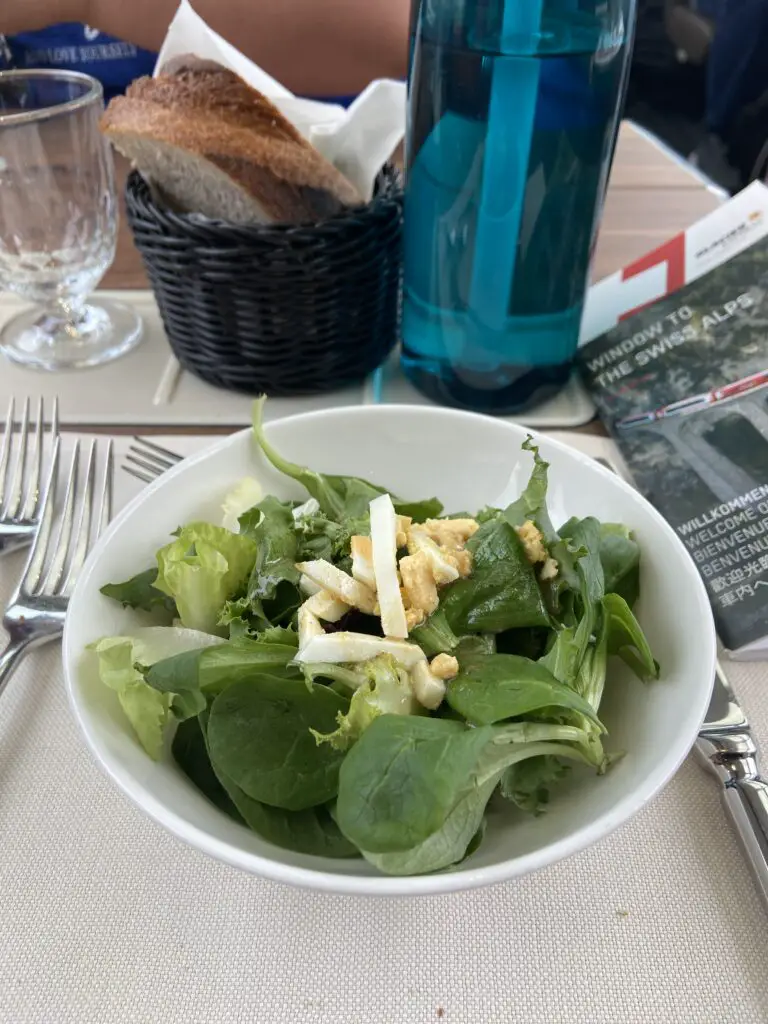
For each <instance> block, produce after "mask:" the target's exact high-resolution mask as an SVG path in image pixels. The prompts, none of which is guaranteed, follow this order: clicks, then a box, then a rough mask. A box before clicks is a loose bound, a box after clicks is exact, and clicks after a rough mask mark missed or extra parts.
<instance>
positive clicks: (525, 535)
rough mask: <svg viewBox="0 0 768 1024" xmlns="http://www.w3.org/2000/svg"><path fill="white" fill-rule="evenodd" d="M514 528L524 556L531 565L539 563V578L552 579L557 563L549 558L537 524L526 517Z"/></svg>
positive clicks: (555, 573) (542, 535)
mask: <svg viewBox="0 0 768 1024" xmlns="http://www.w3.org/2000/svg"><path fill="white" fill-rule="evenodd" d="M515 530H516V531H517V535H518V537H519V538H520V540H521V541H522V542H523V548H524V550H525V557H526V558H527V559H528V561H529V562H530V563H531V565H541V567H542V568H541V572H540V573H539V578H540V579H542V580H544V581H546V580H553V579H554V578H555V577H556V576H557V573H558V565H557V562H556V561H555V559H554V558H550V557H549V555H548V554H547V549H546V547H545V546H544V534H543V533H542V532H541V530H540V529H539V528H538V526H537V525H536V524H535V523H533V522H531V520H530V519H526V521H525V522H524V523H523V525H522V526H516V527H515Z"/></svg>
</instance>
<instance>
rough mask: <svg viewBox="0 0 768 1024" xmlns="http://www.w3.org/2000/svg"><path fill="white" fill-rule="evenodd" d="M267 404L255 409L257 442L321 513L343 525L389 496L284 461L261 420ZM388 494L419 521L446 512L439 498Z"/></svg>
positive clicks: (360, 483) (261, 402) (357, 481)
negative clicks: (412, 498) (416, 498)
mask: <svg viewBox="0 0 768 1024" xmlns="http://www.w3.org/2000/svg"><path fill="white" fill-rule="evenodd" d="M265 401H266V399H264V398H260V399H258V400H257V401H256V402H254V406H253V432H254V435H255V437H256V442H257V443H258V445H259V447H260V448H261V450H262V452H263V453H264V456H265V457H266V458H267V459H268V460H269V462H271V463H272V465H273V466H274V467H275V469H276V470H278V472H280V473H284V474H285V475H286V476H289V477H291V478H292V479H293V480H296V481H298V483H300V484H302V485H303V486H304V487H305V488H306V489H307V491H308V492H309V493H310V494H311V495H312V497H313V498H315V499H316V500H317V501H318V502H319V504H320V508H321V510H322V511H323V512H324V513H325V515H326V516H328V518H329V519H333V520H335V521H336V522H342V521H343V520H345V519H354V518H357V517H360V516H364V515H366V513H367V512H368V505H369V503H370V502H371V501H372V500H373V499H374V498H376V497H378V496H379V495H380V494H384V493H387V492H386V491H385V488H383V487H379V486H377V485H376V484H371V483H369V482H368V481H367V480H361V479H360V478H359V477H351V476H329V475H327V474H324V473H317V472H315V471H314V470H311V469H307V468H306V467H304V466H299V465H297V464H296V463H294V462H289V461H288V460H287V459H284V458H283V457H282V455H280V454H279V453H278V452H277V451H276V450H275V449H274V448H273V447H272V445H271V444H270V443H269V442H268V441H267V438H266V435H265V433H264V426H263V422H262V417H263V412H264V402H265ZM389 493H390V495H391V497H392V501H393V503H394V505H395V509H396V511H397V512H399V513H400V514H401V515H406V516H411V517H412V518H414V519H419V520H422V519H430V518H432V519H434V518H436V517H437V516H439V515H440V513H441V512H442V510H443V506H442V505H441V503H440V502H439V501H438V500H437V499H436V498H430V499H428V500H426V501H421V502H404V501H401V500H400V499H399V498H396V497H395V495H394V494H391V492H389Z"/></svg>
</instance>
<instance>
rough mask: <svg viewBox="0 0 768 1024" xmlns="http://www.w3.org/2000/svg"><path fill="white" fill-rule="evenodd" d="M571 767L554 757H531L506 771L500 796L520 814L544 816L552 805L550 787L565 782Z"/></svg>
mask: <svg viewBox="0 0 768 1024" xmlns="http://www.w3.org/2000/svg"><path fill="white" fill-rule="evenodd" d="M570 770H571V766H570V765H568V764H563V762H562V761H560V760H559V759H558V758H556V757H552V755H551V754H545V755H544V756H540V757H529V758H528V759H527V760H525V761H518V763H517V764H513V765H511V766H510V767H509V768H507V769H506V770H505V772H504V774H503V775H502V777H501V795H502V796H503V797H505V798H506V799H507V800H511V801H512V803H514V804H517V806H518V807H519V808H520V810H521V811H528V812H529V813H530V814H534V815H536V816H538V815H540V814H543V813H544V811H545V809H546V805H547V804H548V803H549V792H550V787H551V786H552V785H553V784H554V783H557V782H560V781H561V780H562V779H564V778H565V777H566V776H567V774H568V772H569V771H570Z"/></svg>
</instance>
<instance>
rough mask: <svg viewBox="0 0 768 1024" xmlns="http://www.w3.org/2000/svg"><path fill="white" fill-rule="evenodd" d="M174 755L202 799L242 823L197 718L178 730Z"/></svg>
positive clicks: (174, 740)
mask: <svg viewBox="0 0 768 1024" xmlns="http://www.w3.org/2000/svg"><path fill="white" fill-rule="evenodd" d="M171 753H172V754H173V759H174V761H175V762H176V764H177V765H178V766H179V768H181V770H182V771H183V772H184V774H185V775H186V776H187V778H188V779H189V780H190V781H191V782H192V783H194V785H195V786H197V788H198V789H199V790H200V792H201V793H202V794H203V796H206V797H207V798H208V799H209V800H210V801H211V803H212V804H214V805H215V806H216V807H218V808H219V809H220V810H222V811H224V812H225V814H228V815H229V816H230V818H234V819H235V821H240V822H242V821H243V818H242V816H241V815H240V814H239V812H238V810H237V808H236V807H235V805H234V804H233V802H232V800H230V798H229V795H228V794H227V792H226V790H225V789H224V787H223V786H222V784H221V783H220V782H219V780H218V778H217V777H216V773H215V772H214V770H213V768H212V767H211V761H210V758H209V757H208V749H207V747H206V745H205V738H204V736H203V730H202V725H201V723H200V721H199V720H198V719H197V718H190V719H188V720H187V721H186V722H182V723H181V724H180V725H179V727H178V729H177V730H176V735H175V736H174V737H173V743H172V744H171Z"/></svg>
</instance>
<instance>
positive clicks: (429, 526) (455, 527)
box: [424, 519, 480, 551]
mask: <svg viewBox="0 0 768 1024" xmlns="http://www.w3.org/2000/svg"><path fill="white" fill-rule="evenodd" d="M424 526H425V528H426V530H427V532H428V533H429V534H430V535H431V537H432V539H433V540H434V541H436V542H437V543H438V544H440V545H441V546H442V547H445V548H448V550H449V551H460V550H461V549H462V548H463V547H464V545H465V544H466V543H467V541H468V540H469V538H470V537H472V536H474V534H476V533H477V531H478V530H479V529H480V524H479V523H478V522H476V521H475V520H474V519H428V520H427V521H426V523H425V524H424Z"/></svg>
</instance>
